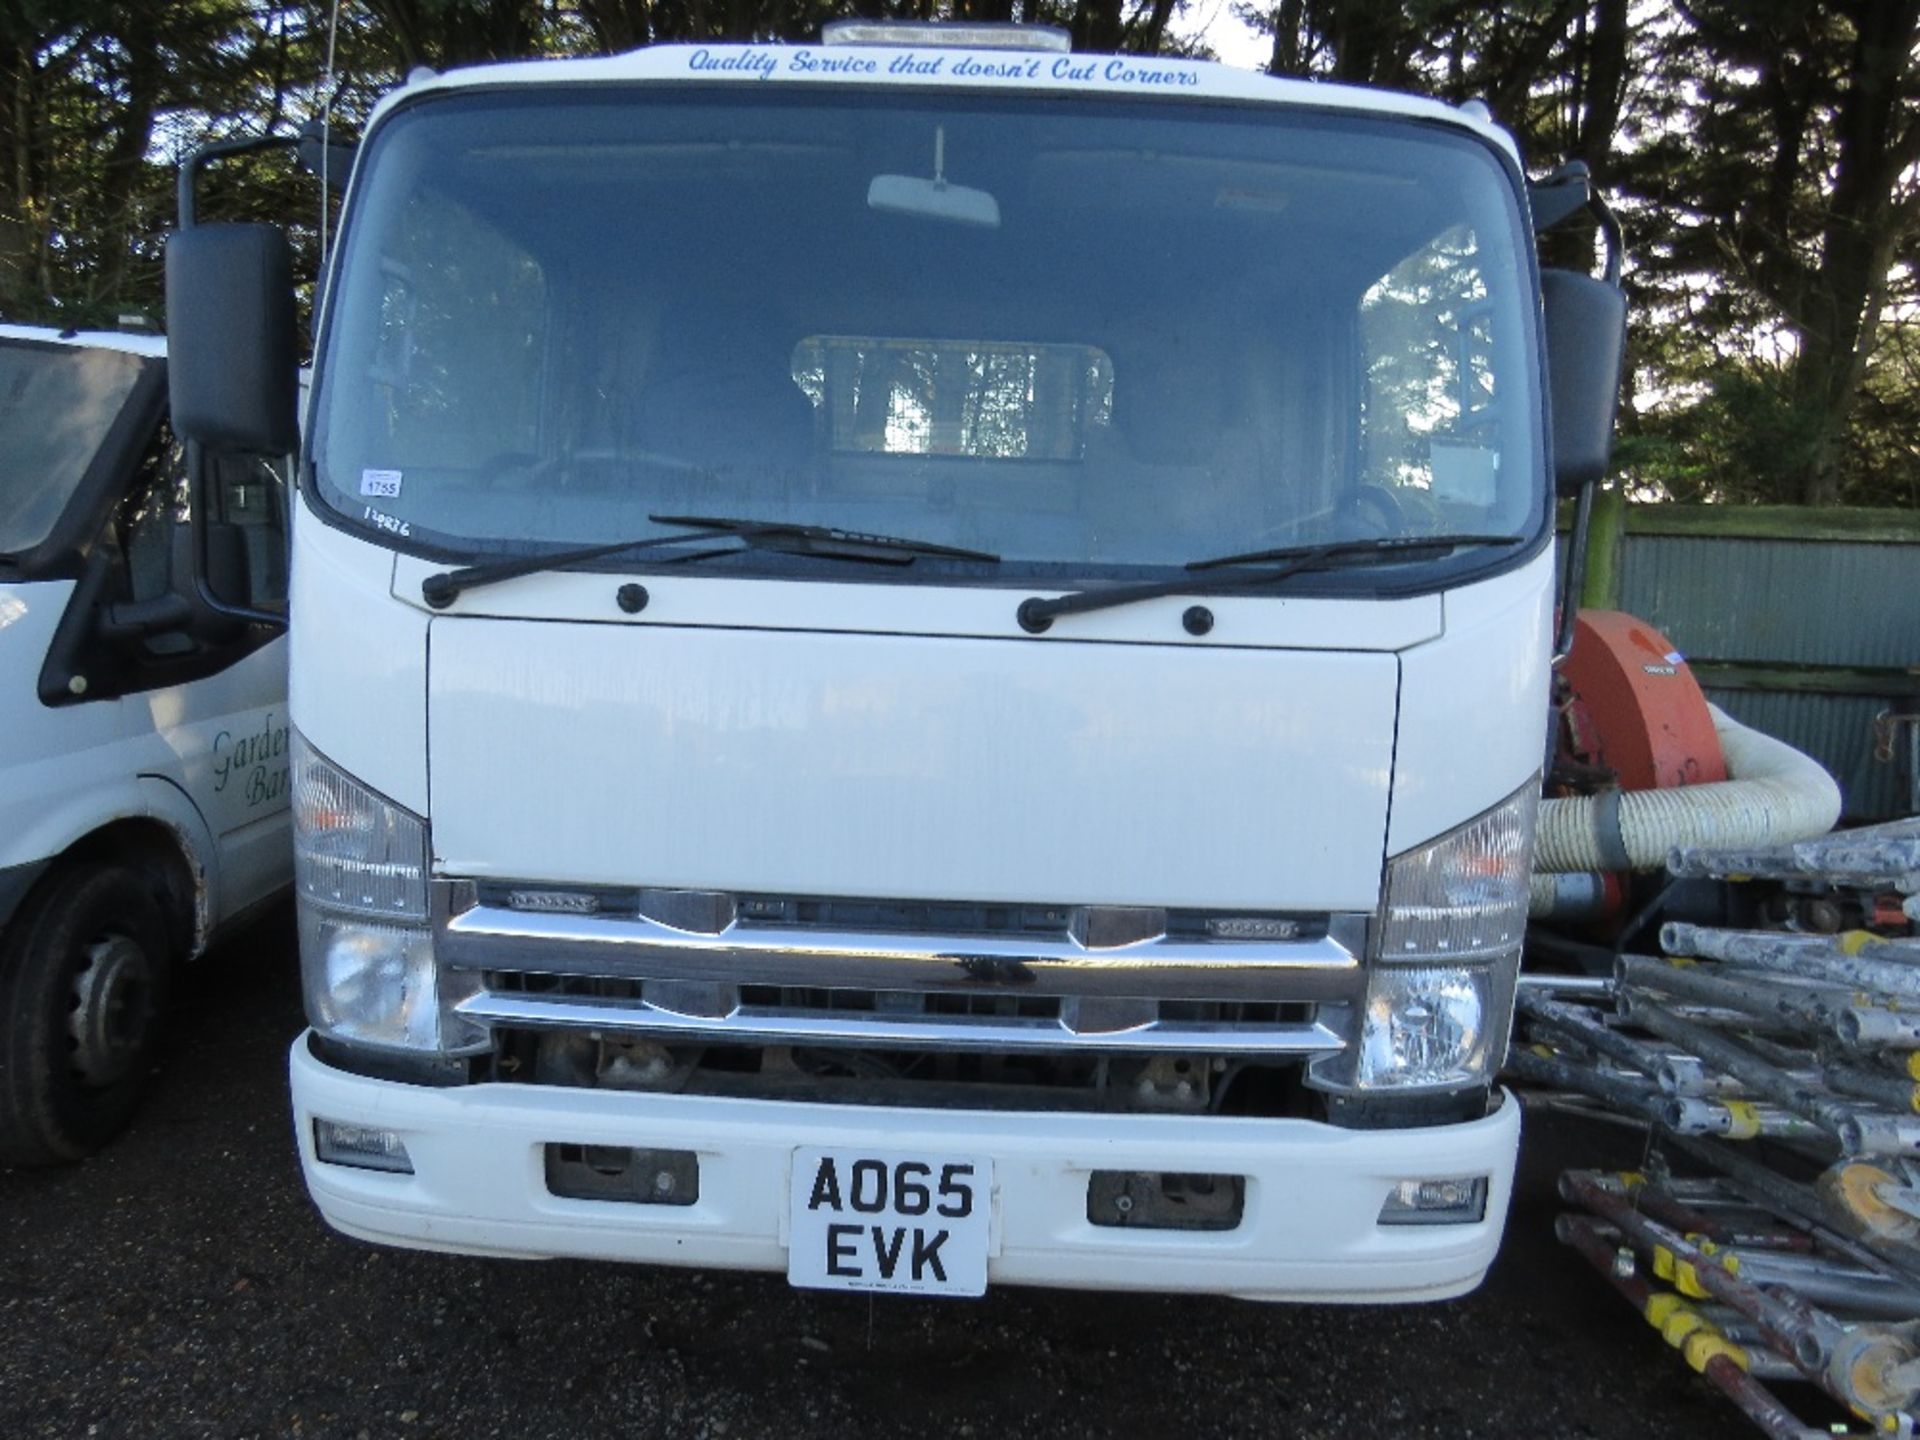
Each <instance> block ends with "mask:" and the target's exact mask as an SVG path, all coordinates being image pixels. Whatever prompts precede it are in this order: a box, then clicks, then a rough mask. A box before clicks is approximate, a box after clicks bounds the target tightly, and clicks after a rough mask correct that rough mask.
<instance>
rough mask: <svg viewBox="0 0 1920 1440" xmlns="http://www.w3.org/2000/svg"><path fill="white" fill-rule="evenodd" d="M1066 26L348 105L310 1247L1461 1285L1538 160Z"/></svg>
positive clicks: (1092, 1283)
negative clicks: (351, 112)
mask: <svg viewBox="0 0 1920 1440" xmlns="http://www.w3.org/2000/svg"><path fill="white" fill-rule="evenodd" d="M841 42H851V43H841ZM1056 42H1057V37H1053V36H1048V35H1045V34H1036V33H1034V32H1032V31H1030V30H1029V31H1016V32H1013V33H1011V34H1009V33H1008V32H999V31H995V30H993V29H992V28H991V27H989V28H987V29H985V30H980V29H973V30H969V31H968V32H966V33H965V34H957V33H956V32H953V31H946V30H939V29H935V30H933V31H909V32H900V31H897V30H893V29H891V28H888V27H881V28H879V29H878V30H876V29H874V28H873V27H871V26H856V27H854V30H853V31H852V32H848V31H842V32H840V33H839V34H837V35H833V36H831V37H829V41H828V42H827V43H823V44H820V45H814V46H798V47H786V46H779V47H769V46H740V45H710V46H669V47H660V48H655V49H650V50H646V51H642V52H638V53H634V54H630V55H622V56H615V57H609V58H605V59H598V60H580V61H565V62H552V63H538V64H523V65H507V66H498V67H488V68H481V69H475V70H471V71H463V72H458V73H455V74H452V75H447V76H440V77H418V78H416V79H415V80H414V81H412V82H410V83H409V84H408V85H407V86H406V87H405V88H404V89H403V90H401V91H399V92H397V93H396V94H394V95H392V96H390V97H389V98H388V99H387V100H386V101H385V102H384V103H383V104H382V105H381V107H380V108H379V109H378V111H377V112H376V113H375V115H374V116H373V117H372V120H371V122H370V124H369V126H368V129H367V132H366V134H365V136H364V139H363V140H362V142H361V143H360V146H359V150H358V158H357V161H356V164H355V169H354V173H353V179H352V182H351V186H350V189H349V191H348V195H347V198H346V202H345V212H344V216H343V221H342V231H341V235H340V243H339V249H338V253H337V255H336V257H335V264H334V268H333V272H332V284H331V287H330V290H329V292H328V296H327V299H326V302H325V306H324V314H323V318H322V323H321V327H320V338H319V342H318V349H317V355H316V360H315V366H316V369H315V385H314V392H313V397H312V404H311V408H310V412H309V417H308V429H307V436H306V444H305V449H304V452H303V459H302V466H301V483H300V503H299V507H298V511H299V513H298V516H297V523H296V526H295V532H296V541H295V560H294V575H293V589H294V595H295V601H294V607H293V610H294V630H293V652H292V707H293V715H294V719H295V740H294V747H295V760H294V785H295V814H296V856H297V859H296V865H297V872H298V880H297V886H298V893H299V897H300V907H301V909H300V916H301V921H300V923H301V945H302V950H301V953H302V965H303V974H304V976H305V985H306V1001H307V1009H308V1015H309V1017H310V1019H311V1022H312V1027H311V1029H310V1031H309V1032H308V1033H307V1034H305V1035H303V1036H302V1037H301V1038H300V1039H299V1040H298V1042H297V1043H296V1044H295V1045H294V1047H293V1051H292V1056H291V1075H292V1093H293V1106H294V1120H295V1131H296V1135H297V1139H298V1143H299V1146H300V1153H301V1159H302V1164H303V1166H304V1169H305V1173H306V1177H307V1182H308V1185H309V1187H310V1189H311V1191H312V1194H313V1197H314V1199H315V1201H316V1203H317V1204H318V1206H319V1208H320V1211H321V1213H322V1214H323V1215H324V1216H325V1218H326V1219H327V1221H328V1222H329V1223H330V1224H332V1225H334V1226H335V1227H336V1228H338V1229H340V1230H342V1231H344V1232H346V1233H348V1234H351V1235H356V1236H360V1237H362V1238H365V1239H369V1240H374V1241H378V1242H382V1243H388V1244H396V1245H406V1246H419V1247H425V1248H430V1249H441V1250H454V1251H464V1252H472V1253H480V1254H493V1255H511V1256H528V1257H532V1256H580V1257H596V1258H602V1259H609V1260H629V1261H642V1262H648V1263H657V1264H670V1265H701V1266H726V1267H736V1268H746V1269H763V1270H772V1271H776V1272H784V1273H785V1274H786V1275H787V1276H788V1278H789V1279H790V1280H791V1281H792V1282H793V1283H794V1284H796V1285H800V1286H805V1287H811V1288H828V1289H834V1288H838V1289H856V1290H860V1289H864V1290H879V1291H908V1292H917V1293H945V1294H978V1293H980V1292H981V1291H982V1290H984V1289H985V1288H986V1287H987V1286H988V1285H989V1284H990V1283H991V1284H1001V1283H1013V1284H1039V1285H1063V1286H1079V1287H1089V1288H1112V1289H1138V1290H1160V1291H1199V1292H1211V1293H1228V1294H1235V1295H1244V1296H1249V1297H1253V1298H1260V1299H1294V1300H1414V1299H1426V1298H1437V1297H1442V1296H1447V1295H1452V1294H1457V1293H1460V1292H1461V1291H1464V1290H1466V1289H1469V1288H1471V1287H1472V1286H1474V1285H1475V1284H1477V1283H1478V1281H1479V1280H1480V1278H1481V1276H1482V1275H1483V1274H1484V1273H1485V1270H1486V1268H1487V1266H1488V1264H1489V1263H1490V1261H1491V1259H1492V1257H1493V1254H1494V1251H1495V1248H1496V1247H1497V1244H1498V1240H1499V1234H1500V1228H1501V1224H1502V1220H1503V1217H1504V1213H1505V1210H1506V1206H1507V1198H1508V1191H1509V1187H1510V1181H1511V1176H1512V1171H1513V1164H1514V1154H1515V1146H1516V1143H1517V1139H1518V1134H1519V1123H1520V1121H1519V1113H1518V1109H1517V1106H1516V1105H1515V1104H1514V1103H1513V1101H1512V1100H1511V1099H1509V1098H1508V1097H1507V1096H1505V1095H1504V1094H1503V1093H1502V1092H1501V1091H1500V1090H1499V1089H1498V1088H1497V1087H1495V1086H1494V1085H1493V1083H1492V1081H1493V1076H1494V1074H1495V1072H1496V1070H1497V1068H1498V1066H1499V1063H1500V1059H1501V1055H1502V1053H1503V1049H1504V1046H1505V1043H1506V1035H1507V1029H1508V1021H1509V1014H1510V1008H1511V997H1512V990H1513V986H1514V978H1515V969H1516V966H1517V962H1518V956H1519V950H1520V943H1521V935H1522V929H1523V926H1524V922H1525V912H1526V905H1527V879H1528V858H1529V848H1530V842H1531V831H1532V824H1533V816H1534V807H1535V797H1536V795H1537V793H1538V788H1539V775H1538V772H1539V770H1540V765H1541V755H1542V749H1543V737H1544V734H1545V715H1546V696H1547V688H1546V687H1547V676H1548V666H1549V660H1550V653H1551V650H1552V634H1551V631H1552V615H1553V600H1552V591H1553V576H1554V561H1553V555H1552V546H1551V540H1552V518H1553V507H1552V500H1553V497H1554V494H1555V484H1554V481H1553V479H1552V476H1553V474H1554V471H1555V465H1556V461H1557V460H1563V459H1564V456H1560V457H1556V456H1555V455H1554V453H1553V452H1554V447H1555V446H1556V444H1557V443H1558V442H1557V441H1556V439H1555V438H1554V435H1553V434H1550V431H1549V425H1548V405H1547V387H1548V384H1549V379H1548V374H1547V370H1546V366H1545V360H1544V348H1545V344H1546V342H1545V340H1544V338H1543V335H1544V331H1543V308H1542V294H1543V290H1542V282H1541V279H1540V276H1539V274H1538V272H1537V270H1536V267H1535V260H1534V256H1533V245H1532V232H1531V229H1530V226H1529V219H1528V191H1527V186H1526V183H1525V181H1524V178H1523V175H1522V171H1521V167H1520V163H1519V159H1518V156H1517V155H1516V154H1515V152H1514V149H1513V146H1512V143H1511V141H1510V140H1509V138H1508V137H1507V136H1506V135H1505V134H1504V133H1503V132H1501V131H1500V130H1498V129H1497V128H1496V127H1494V126H1493V125H1492V124H1491V123H1490V122H1489V121H1488V120H1487V118H1486V116H1485V114H1484V111H1483V110H1479V109H1467V110H1461V109H1455V108H1452V107H1449V106H1446V105H1442V104H1438V103H1435V102H1431V101H1425V100H1418V99H1412V98H1407V97H1396V96H1388V95H1382V94H1377V93H1372V92H1361V91H1357V90H1348V89H1342V88H1340V87H1335V86H1322V85H1307V84H1298V83H1291V82H1283V81H1278V80H1273V79H1269V78H1266V77H1260V76H1254V75H1251V74H1246V73H1242V72H1236V71H1230V70H1226V69H1224V68H1222V67H1218V66H1214V65H1210V64H1202V63H1196V62H1190V61H1183V60H1166V59H1149V58H1134V57H1129V58H1121V57H1113V56H1098V55H1077V54H1071V53H1067V52H1066V51H1065V49H1064V46H1063V44H1062V43H1056ZM236 243H248V244H250V243H252V242H250V241H244V240H236ZM262 243H264V242H262ZM173 244H174V245H175V246H176V247H181V248H180V253H179V254H178V255H176V256H173V257H171V259H170V263H172V262H173V261H175V260H177V261H178V262H179V267H180V270H181V272H182V274H183V276H187V277H189V278H191V279H192V283H194V284H196V285H199V286H202V287H212V286H214V285H215V284H216V283H217V277H218V276H219V275H220V274H222V273H228V272H230V271H231V270H232V269H233V268H234V267H233V265H232V263H231V259H230V257H229V258H225V259H223V258H222V257H223V256H224V255H226V253H227V252H226V251H225V249H224V247H225V245H226V242H225V241H223V240H220V239H218V238H217V237H204V238H201V239H196V238H195V237H194V236H193V235H192V233H191V232H186V233H183V234H182V235H180V236H178V237H176V238H175V240H174V242H173ZM1583 278H1584V277H1583ZM1591 283H1593V284H1596V285H1597V284H1599V283H1600V282H1598V281H1592V282H1591ZM219 303H220V304H224V303H226V302H225V301H221V302H219ZM233 303H234V304H236V305H238V306H240V307H242V308H248V307H253V308H257V307H258V306H259V305H260V304H261V303H264V302H262V301H260V300H259V299H258V298H257V297H251V298H250V297H240V298H238V299H236V300H234V301H233ZM1601 308H1602V309H1604V308H1605V307H1604V306H1603V307H1601ZM218 311H219V304H216V305H214V306H212V307H211V308H210V311H209V313H210V314H216V313H218ZM1547 319H1549V320H1550V319H1551V317H1550V316H1549V317H1547ZM1574 328H1576V329H1577V328H1578V327H1577V326H1576V327H1574ZM231 330H232V327H230V326H229V327H225V329H224V330H223V329H222V327H220V326H218V325H214V324H209V325H207V326H206V327H205V331H206V344H207V345H208V347H209V348H208V350H207V355H208V357H209V358H208V359H207V361H206V362H205V363H206V368H207V372H208V373H209V374H213V373H216V372H217V371H218V370H220V369H221V368H230V367H231V365H232V364H233V363H234V362H233V358H232V357H231V356H229V357H228V358H227V360H226V361H224V362H222V363H221V364H215V363H213V361H212V359H211V357H213V356H215V355H217V354H218V353H219V346H218V343H217V336H218V335H220V334H224V333H228V332H230V331H231ZM196 333H198V331H197V330H196ZM196 343H199V342H196ZM1609 343H1611V345H1612V346H1613V350H1614V355H1615V358H1616V359H1617V352H1618V344H1619V339H1618V335H1617V334H1614V335H1613V336H1612V337H1611V340H1610V342H1609ZM1603 348H1604V347H1603ZM1602 368H1604V367H1602ZM216 390H217V387H209V391H208V394H207V395H206V396H205V398H204V412H205V415H206V417H207V420H206V423H207V424H208V425H210V426H212V425H213V424H214V423H215V417H218V416H228V417H229V419H230V418H231V414H232V413H233V412H234V409H235V406H234V403H233V402H232V397H228V396H223V395H221V394H218V393H215V391H216ZM1560 400H1561V396H1560V394H1559V393H1558V391H1556V394H1555V409H1556V411H1558V410H1560V409H1561V408H1562V407H1561V405H1560ZM198 403H199V402H196V405H198ZM1609 406H1610V401H1609ZM245 408H246V407H245V406H239V407H238V409H239V410H240V411H244V410H245ZM1565 409H1566V413H1567V414H1568V415H1574V414H1576V413H1579V407H1578V406H1575V405H1572V404H1569V405H1567V406H1566V407H1565ZM1608 413H1609V415H1610V409H1609V411H1608ZM227 423H228V422H227V421H226V420H222V421H221V422H220V424H222V425H226V424H227ZM235 423H238V422H235ZM1555 431H1556V432H1557V431H1558V421H1557V420H1556V425H1555ZM1565 448H1566V449H1567V452H1568V453H1571V447H1570V446H1569V447H1565Z"/></svg>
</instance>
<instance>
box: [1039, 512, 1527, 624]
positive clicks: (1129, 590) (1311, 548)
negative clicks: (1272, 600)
mask: <svg viewBox="0 0 1920 1440" xmlns="http://www.w3.org/2000/svg"><path fill="white" fill-rule="evenodd" d="M1525 539H1526V537H1525V536H1523V535H1389V536H1384V537H1375V538H1373V539H1371V540H1333V541H1328V542H1326V543H1324V544H1320V545H1284V546H1281V547H1280V548H1278V549H1273V550H1245V551H1241V552H1239V553H1238V554H1234V555H1216V556H1213V557H1212V558H1210V559H1206V560H1189V561H1188V562H1187V567H1186V568H1187V572H1188V573H1187V575H1185V576H1183V577H1181V578H1180V579H1177V580H1149V581H1145V582H1143V583H1141V584H1138V585H1115V586H1113V587H1111V588H1110V589H1105V590H1076V591H1073V592H1071V593H1069V594H1066V595H1060V596H1056V597H1055V598H1054V599H1051V600H1043V599H1041V598H1040V597H1039V596H1038V595H1034V596H1030V597H1029V598H1027V599H1025V600H1022V601H1021V602H1020V608H1019V609H1018V610H1017V611H1015V612H1014V618H1015V619H1016V620H1018V621H1019V622H1020V628H1021V629H1022V630H1025V631H1026V632H1027V633H1028V634H1029V635H1038V634H1039V633H1040V632H1041V631H1043V630H1045V629H1046V628H1047V627H1048V626H1050V625H1052V624H1053V622H1054V620H1055V619H1056V618H1057V617H1059V616H1061V615H1085V614H1087V613H1089V612H1090V611H1094V610H1110V609H1112V608H1113V607H1114V606H1116V605H1131V604H1133V603H1134V602H1135V601H1138V600H1160V599H1164V598H1165V597H1167V596H1169V595H1211V594H1214V593H1216V592H1218V591H1221V590H1241V589H1245V588H1246V587H1248V586H1253V585H1274V584H1278V583H1279V582H1280V581H1282V580H1287V579H1291V578H1292V577H1293V576H1295V575H1304V574H1307V573H1308V572H1310V571H1314V570H1339V569H1344V568H1345V567H1347V566H1349V565H1364V564H1368V563H1370V562H1376V561H1381V560H1387V559H1393V560H1411V559H1420V558H1423V557H1425V556H1427V555H1429V554H1432V555H1436V556H1437V555H1441V554H1445V553H1446V552H1447V551H1449V550H1456V549H1459V548H1461V547H1463V546H1469V545H1519V544H1522V543H1523V542H1524V541H1525ZM1245 566H1259V567H1269V568H1261V569H1256V570H1254V571H1253V573H1251V574H1246V573H1242V571H1241V567H1245ZM1210 571H1211V572H1217V573H1211V574H1210V573H1207V572H1210Z"/></svg>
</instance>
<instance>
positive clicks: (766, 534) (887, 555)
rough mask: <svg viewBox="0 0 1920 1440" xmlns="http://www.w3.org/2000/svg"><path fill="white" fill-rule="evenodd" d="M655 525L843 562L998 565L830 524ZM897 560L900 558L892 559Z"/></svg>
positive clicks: (723, 520) (663, 521)
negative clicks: (795, 543)
mask: <svg viewBox="0 0 1920 1440" xmlns="http://www.w3.org/2000/svg"><path fill="white" fill-rule="evenodd" d="M647 518H648V519H649V520H651V521H653V523H654V524H656V525H685V526H687V527H688V528H689V529H693V530H705V531H708V532H711V533H716V534H722V535H737V536H739V537H740V538H741V539H742V540H747V541H755V540H772V541H776V542H778V541H785V540H800V541H813V542H820V543H824V544H827V545H831V546H833V547H835V548H834V549H833V550H831V551H826V550H818V549H803V550H801V551H800V552H799V553H801V554H809V555H819V554H832V555H834V556H835V557H836V558H846V559H862V558H872V559H886V560H889V561H891V562H892V563H895V564H904V563H905V562H906V561H908V560H911V559H912V558H913V557H914V556H916V555H942V556H946V557H947V558H949V559H953V560H978V561H981V562H982V563H984V564H987V565H998V564H999V563H1000V557H999V556H998V555H990V554H988V553H987V552H986V551H985V550H967V549H963V548H962V547H961V546H958V545H937V544H935V543H934V542H933V541H931V540H908V539H903V538H902V537H900V536H898V535H869V534H866V533H865V532H863V531H860V530H836V529H834V528H833V527H832V526H830V525H800V524H796V523H794V522H792V521H787V520H734V519H730V518H729V517H727V516H725V515H649V516H647ZM847 551H872V552H874V553H873V554H872V555H871V556H861V555H857V554H844V553H843V552H847ZM895 557H900V558H897V559H896V558H895Z"/></svg>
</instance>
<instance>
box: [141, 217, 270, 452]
mask: <svg viewBox="0 0 1920 1440" xmlns="http://www.w3.org/2000/svg"><path fill="white" fill-rule="evenodd" d="M298 376H299V366H298V356H297V353H296V350H295V327H294V314H293V260H292V256H291V254H290V253H289V251H288V248H287V237H286V236H285V235H284V234H283V233H281V231H280V230H279V229H278V228H277V227H275V226H272V225H231V224H219V225H194V226H191V227H189V228H186V229H182V230H177V231H175V232H174V233H173V235H171V236H170V237H168V240H167V379H168V384H169V387H170V389H171V390H172V399H173V429H174V433H175V434H176V435H178V436H180V437H181V438H182V439H183V440H186V441H189V442H192V443H196V444H199V445H201V446H204V447H206V448H207V449H210V450H223V451H243V452H246V453H249V454H254V455H269V456H274V457H279V456H281V455H285V454H287V453H289V452H290V451H292V450H294V449H296V448H297V447H298V445H299V439H300V435H299V428H298V420H297V413H296V412H297V408H298V407H297V403H296V396H297V393H298V389H299V378H298Z"/></svg>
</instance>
